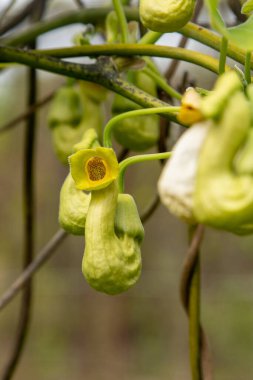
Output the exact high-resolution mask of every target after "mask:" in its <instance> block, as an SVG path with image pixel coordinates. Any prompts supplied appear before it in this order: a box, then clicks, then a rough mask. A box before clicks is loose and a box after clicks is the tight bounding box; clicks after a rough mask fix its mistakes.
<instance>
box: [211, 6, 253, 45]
mask: <svg viewBox="0 0 253 380" xmlns="http://www.w3.org/2000/svg"><path fill="white" fill-rule="evenodd" d="M219 2H220V0H205V4H206V6H207V9H208V12H209V17H210V22H211V25H212V27H213V28H214V29H215V30H217V31H218V32H219V33H220V34H221V35H222V36H224V37H225V38H227V39H228V40H229V41H230V42H232V43H234V44H235V45H238V46H240V47H241V48H244V49H245V50H247V51H252V50H253V15H251V16H250V17H249V18H248V20H247V21H245V22H244V23H242V24H240V25H238V26H235V27H232V28H227V27H226V24H225V22H224V20H223V18H222V16H221V14H220V12H219V9H218V6H219ZM249 2H250V3H251V6H250V7H251V8H252V2H253V1H252V0H248V3H249ZM246 4H247V3H245V6H246ZM248 5H249V4H248Z"/></svg>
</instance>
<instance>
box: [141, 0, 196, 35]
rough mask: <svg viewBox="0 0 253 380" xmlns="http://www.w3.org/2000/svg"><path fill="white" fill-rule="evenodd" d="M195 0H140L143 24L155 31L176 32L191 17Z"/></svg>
mask: <svg viewBox="0 0 253 380" xmlns="http://www.w3.org/2000/svg"><path fill="white" fill-rule="evenodd" d="M195 3H196V1H195V0H140V18H141V21H142V23H143V25H144V26H145V27H146V28H148V29H151V30H153V31H155V32H162V33H167V32H176V31H177V30H179V29H181V28H182V27H183V26H184V25H185V24H187V22H188V21H190V19H191V18H192V15H193V11H194V7H195Z"/></svg>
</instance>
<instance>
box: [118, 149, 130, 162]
mask: <svg viewBox="0 0 253 380" xmlns="http://www.w3.org/2000/svg"><path fill="white" fill-rule="evenodd" d="M128 154H129V149H127V148H123V149H122V150H121V151H120V152H119V154H118V157H117V159H118V161H119V162H121V161H123V160H124V159H125V158H126V157H127V156H128Z"/></svg>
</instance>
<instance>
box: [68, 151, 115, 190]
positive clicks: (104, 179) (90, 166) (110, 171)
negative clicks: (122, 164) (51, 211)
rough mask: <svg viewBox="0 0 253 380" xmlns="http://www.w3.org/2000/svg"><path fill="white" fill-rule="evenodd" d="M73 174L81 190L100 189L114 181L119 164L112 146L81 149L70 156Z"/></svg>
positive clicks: (77, 186)
mask: <svg viewBox="0 0 253 380" xmlns="http://www.w3.org/2000/svg"><path fill="white" fill-rule="evenodd" d="M69 163H70V171H71V175H72V177H73V179H74V181H75V184H76V188H77V189H79V190H87V191H91V190H100V189H103V188H105V187H107V186H108V185H109V184H110V183H111V182H113V181H114V180H115V179H116V178H117V176H118V172H119V164H118V161H117V158H116V155H115V153H114V150H113V149H111V148H102V147H98V148H94V149H81V150H79V151H78V152H76V153H74V154H72V155H71V156H70V157H69Z"/></svg>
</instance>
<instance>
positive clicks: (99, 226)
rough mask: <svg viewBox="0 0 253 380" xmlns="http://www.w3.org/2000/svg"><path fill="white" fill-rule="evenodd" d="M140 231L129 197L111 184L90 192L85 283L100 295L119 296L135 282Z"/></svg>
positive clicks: (139, 254) (84, 264)
mask: <svg viewBox="0 0 253 380" xmlns="http://www.w3.org/2000/svg"><path fill="white" fill-rule="evenodd" d="M143 236H144V230H143V227H142V224H141V221H140V218H139V214H138V211H137V207H136V205H135V202H134V200H133V198H132V197H131V196H130V195H128V194H118V186H117V182H116V181H113V182H112V183H111V184H110V185H109V186H107V187H106V188H104V189H102V190H97V191H92V194H91V201H90V206H89V209H88V214H87V219H86V224H85V240H86V243H85V252H84V257H83V263H82V270H83V274H84V276H85V278H86V280H87V282H88V283H89V284H90V286H92V287H93V288H95V289H96V290H98V291H100V292H104V293H107V294H118V293H121V292H123V291H125V290H127V289H128V288H130V287H131V286H132V285H134V284H135V282H136V281H137V280H138V278H139V276H140V272H141V252H140V244H141V241H142V239H143Z"/></svg>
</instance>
